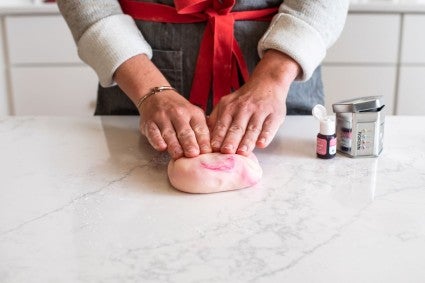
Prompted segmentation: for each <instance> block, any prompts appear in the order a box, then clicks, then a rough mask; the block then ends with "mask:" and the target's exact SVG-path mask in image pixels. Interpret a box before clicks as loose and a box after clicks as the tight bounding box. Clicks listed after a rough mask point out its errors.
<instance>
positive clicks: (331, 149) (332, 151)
mask: <svg viewBox="0 0 425 283" xmlns="http://www.w3.org/2000/svg"><path fill="white" fill-rule="evenodd" d="M329 154H331V155H334V154H336V138H333V139H331V140H330V141H329Z"/></svg>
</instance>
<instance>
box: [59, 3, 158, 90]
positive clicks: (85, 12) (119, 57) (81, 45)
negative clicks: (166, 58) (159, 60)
mask: <svg viewBox="0 0 425 283" xmlns="http://www.w3.org/2000/svg"><path fill="white" fill-rule="evenodd" d="M57 3H58V6H59V9H60V11H61V13H62V15H63V17H64V18H65V20H66V22H67V24H68V26H69V28H70V30H71V32H72V35H73V37H74V40H75V42H76V44H77V48H78V55H79V56H80V58H81V59H82V60H83V61H84V62H85V63H87V64H88V65H89V66H91V67H92V68H93V69H94V70H95V72H96V73H97V75H98V77H99V81H100V84H101V85H102V86H104V87H108V86H112V85H114V84H115V83H114V81H113V74H114V73H115V71H116V69H117V68H118V67H119V66H120V65H121V64H122V63H124V62H125V61H126V60H128V59H129V58H131V57H134V56H136V55H138V54H146V55H147V56H148V57H149V58H151V57H152V49H151V47H150V45H149V44H148V43H147V42H146V40H145V39H144V38H143V36H142V34H141V33H140V31H139V29H138V28H137V26H136V24H135V22H134V20H133V19H132V18H131V17H130V16H128V15H125V14H123V12H122V10H121V7H120V5H119V3H118V1H117V0H57Z"/></svg>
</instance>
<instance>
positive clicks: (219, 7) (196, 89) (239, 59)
mask: <svg viewBox="0 0 425 283" xmlns="http://www.w3.org/2000/svg"><path fill="white" fill-rule="evenodd" d="M119 2H120V4H121V8H122V9H123V11H124V13H126V14H129V15H130V16H132V17H133V18H135V19H137V20H144V21H153V22H164V23H198V22H207V26H206V28H205V31H204V35H203V38H202V41H201V46H200V49H199V54H198V58H197V63H196V69H195V74H194V77H193V82H192V89H191V92H190V98H189V100H190V102H191V103H193V104H195V105H198V106H199V107H201V108H203V109H204V110H206V108H207V102H208V95H209V93H210V90H211V85H212V93H213V104H214V105H216V104H217V103H218V101H219V100H220V98H221V97H223V96H224V95H226V94H229V93H231V92H232V91H233V90H236V89H238V88H239V87H240V84H239V73H240V74H241V75H242V78H243V80H244V81H246V80H247V79H248V68H247V66H246V63H245V60H244V58H243V55H242V51H241V49H240V47H239V44H238V42H237V41H236V39H235V36H234V33H233V28H234V22H235V21H238V20H256V21H270V20H271V17H272V16H273V15H274V14H275V13H276V12H277V8H268V9H260V10H252V11H238V12H232V9H233V6H234V5H235V2H236V0H175V1H174V5H175V7H171V6H167V5H163V4H156V3H148V2H139V1H134V0H120V1H119ZM229 75H230V80H229Z"/></svg>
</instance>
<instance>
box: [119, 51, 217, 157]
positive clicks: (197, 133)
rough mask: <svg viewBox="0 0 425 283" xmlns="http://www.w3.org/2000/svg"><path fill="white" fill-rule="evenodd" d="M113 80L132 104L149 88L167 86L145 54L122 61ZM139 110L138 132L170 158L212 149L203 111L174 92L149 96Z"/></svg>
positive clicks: (188, 155)
mask: <svg viewBox="0 0 425 283" xmlns="http://www.w3.org/2000/svg"><path fill="white" fill-rule="evenodd" d="M114 79H115V81H116V82H117V83H118V85H119V86H120V88H121V89H122V90H123V91H124V92H125V94H127V96H128V97H129V98H130V99H131V100H132V101H133V103H134V104H135V105H137V103H138V101H139V100H140V99H141V98H142V97H143V96H145V95H146V94H148V93H149V92H151V91H152V88H154V87H159V86H168V85H170V84H169V82H168V81H167V79H166V78H165V77H164V76H163V74H162V73H161V71H160V70H158V68H157V67H156V66H155V65H154V64H153V63H152V61H151V60H149V58H148V57H147V56H146V55H144V54H141V55H137V56H134V57H132V58H130V59H129V60H127V61H125V62H124V63H123V64H121V65H120V66H119V67H118V69H117V70H116V72H115V74H114ZM139 113H140V131H141V132H142V134H143V135H145V136H146V137H147V139H148V140H149V143H150V144H151V145H152V146H153V148H155V149H156V150H158V151H165V150H167V151H168V153H169V154H170V156H171V157H172V158H173V159H177V158H180V157H183V156H186V157H195V156H198V155H199V154H200V153H207V152H211V145H210V142H211V141H210V132H209V129H208V126H207V122H206V117H205V114H204V112H203V111H202V110H201V109H200V108H199V107H197V106H195V105H193V104H191V103H190V102H189V101H187V100H186V99H185V98H184V97H183V96H181V95H180V94H178V93H177V92H175V91H171V90H165V91H161V92H160V93H157V94H154V95H151V96H150V97H148V98H147V99H146V100H145V101H144V102H143V103H142V105H141V106H140V107H139Z"/></svg>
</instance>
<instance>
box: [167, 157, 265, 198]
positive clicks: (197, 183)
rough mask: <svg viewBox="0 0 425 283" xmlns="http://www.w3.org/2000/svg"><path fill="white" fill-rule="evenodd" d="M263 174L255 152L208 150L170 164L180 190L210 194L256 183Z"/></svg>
mask: <svg viewBox="0 0 425 283" xmlns="http://www.w3.org/2000/svg"><path fill="white" fill-rule="evenodd" d="M262 174H263V170H262V169H261V167H260V165H259V164H258V160H257V158H256V157H255V155H254V154H251V155H250V156H249V157H245V156H242V155H239V154H222V153H206V154H201V155H199V156H197V157H193V158H186V157H182V158H180V159H177V160H171V161H170V163H169V164H168V178H169V179H170V182H171V184H172V185H173V186H174V187H175V188H176V189H178V190H180V191H183V192H187V193H193V194H207V193H216V192H224V191H231V190H238V189H242V188H246V187H250V186H253V185H255V184H256V183H257V182H258V181H259V180H260V179H261V176H262Z"/></svg>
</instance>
